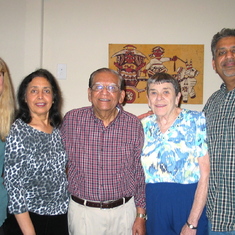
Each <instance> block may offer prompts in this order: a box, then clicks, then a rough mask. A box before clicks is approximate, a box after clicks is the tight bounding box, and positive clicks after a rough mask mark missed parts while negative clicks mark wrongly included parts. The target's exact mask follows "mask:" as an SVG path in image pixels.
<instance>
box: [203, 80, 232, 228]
mask: <svg viewBox="0 0 235 235" xmlns="http://www.w3.org/2000/svg"><path fill="white" fill-rule="evenodd" d="M203 111H204V112H205V115H206V124H207V134H208V151H209V155H210V161H211V172H210V183H209V193H208V201H207V216H208V218H209V220H210V221H211V223H212V231H221V232H224V231H233V230H235V89H234V90H232V91H229V92H228V91H227V89H226V86H225V84H222V85H221V87H220V90H218V91H216V92H215V93H214V94H213V95H212V96H211V97H210V98H209V99H208V101H207V103H206V105H205V107H204V109H203Z"/></svg>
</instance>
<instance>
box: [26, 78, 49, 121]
mask: <svg viewBox="0 0 235 235" xmlns="http://www.w3.org/2000/svg"><path fill="white" fill-rule="evenodd" d="M25 102H26V103H27V105H28V107H29V110H30V114H31V116H32V118H34V117H42V118H48V116H49V110H50V108H51V106H52V102H53V92H52V87H51V84H50V83H49V81H48V80H47V79H46V78H44V77H35V78H33V80H32V81H31V82H30V83H29V84H28V87H27V89H26V94H25Z"/></svg>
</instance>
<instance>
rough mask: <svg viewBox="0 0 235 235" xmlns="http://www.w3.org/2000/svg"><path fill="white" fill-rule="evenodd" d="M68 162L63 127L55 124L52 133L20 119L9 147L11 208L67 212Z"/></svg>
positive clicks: (7, 180)
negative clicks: (63, 139) (60, 130)
mask: <svg viewBox="0 0 235 235" xmlns="http://www.w3.org/2000/svg"><path fill="white" fill-rule="evenodd" d="M66 164H67V156H66V153H65V149H64V146H63V144H62V140H61V136H60V133H59V129H56V128H54V130H53V132H52V133H51V134H49V133H45V132H42V131H39V130H37V129H35V128H33V127H31V126H30V125H28V124H26V123H25V122H23V121H22V120H21V119H17V120H16V121H15V122H14V123H13V125H12V127H11V130H10V134H9V136H8V138H7V141H6V148H5V171H4V179H5V185H6V189H7V191H8V194H9V205H8V209H9V212H10V213H12V214H19V213H24V212H26V211H30V212H33V213H37V214H40V215H58V214H65V213H66V212H67V208H68V201H69V194H68V191H67V185H68V183H67V177H66V172H65V169H66Z"/></svg>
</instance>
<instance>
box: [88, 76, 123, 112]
mask: <svg viewBox="0 0 235 235" xmlns="http://www.w3.org/2000/svg"><path fill="white" fill-rule="evenodd" d="M94 84H99V85H103V86H108V85H116V86H118V87H120V84H119V79H118V77H117V76H115V75H114V74H112V73H110V72H100V73H98V74H96V75H95V77H94V79H93V83H92V86H93V85H94ZM92 86H91V87H92ZM124 98H125V92H124V91H121V90H120V89H118V91H116V92H109V91H108V90H107V88H104V89H103V90H100V91H95V90H92V89H91V88H88V99H89V101H90V102H91V103H92V105H93V108H94V112H95V114H97V116H103V115H107V114H109V113H112V112H114V111H115V109H116V106H117V104H118V103H122V102H123V100H124Z"/></svg>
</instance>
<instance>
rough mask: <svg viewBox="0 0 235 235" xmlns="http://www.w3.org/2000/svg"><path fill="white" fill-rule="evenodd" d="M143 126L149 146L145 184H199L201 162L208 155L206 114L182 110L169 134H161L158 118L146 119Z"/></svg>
mask: <svg viewBox="0 0 235 235" xmlns="http://www.w3.org/2000/svg"><path fill="white" fill-rule="evenodd" d="M142 124H143V128H144V134H145V142H144V147H143V151H142V154H141V161H142V165H143V167H144V171H145V182H146V183H159V182H172V183H181V184H190V183H196V182H198V181H199V178H200V171H199V164H198V158H199V157H202V156H204V155H205V154H206V153H207V143H206V123H205V117H204V114H203V113H202V112H197V111H191V110H186V109H182V111H181V113H180V114H179V116H178V117H177V118H176V120H175V121H174V123H173V124H172V125H171V127H170V128H169V129H168V130H167V131H166V132H165V133H162V132H161V131H160V129H159V127H158V124H157V121H156V115H154V114H153V115H150V116H148V117H146V118H144V119H142Z"/></svg>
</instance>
